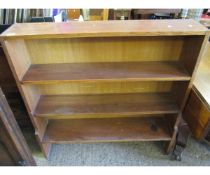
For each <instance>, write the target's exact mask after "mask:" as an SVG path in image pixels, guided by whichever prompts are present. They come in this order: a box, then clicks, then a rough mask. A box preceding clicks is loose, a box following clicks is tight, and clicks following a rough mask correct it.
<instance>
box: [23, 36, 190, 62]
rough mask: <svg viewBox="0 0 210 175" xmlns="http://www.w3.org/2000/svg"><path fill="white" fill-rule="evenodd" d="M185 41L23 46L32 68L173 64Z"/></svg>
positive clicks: (49, 42) (75, 40)
mask: <svg viewBox="0 0 210 175" xmlns="http://www.w3.org/2000/svg"><path fill="white" fill-rule="evenodd" d="M185 37H188V36H185ZM185 37H183V36H171V37H168V36H167V37H159V36H155V37H144V36H143V37H108V38H102V37H94V38H70V39H67V38H65V39H30V40H25V43H26V46H27V50H28V53H29V54H30V60H31V63H32V64H50V63H83V62H131V61H136V62H138V61H177V60H179V57H180V54H181V51H182V48H183V44H184V41H185Z"/></svg>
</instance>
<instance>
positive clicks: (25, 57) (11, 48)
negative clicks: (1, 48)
mask: <svg viewBox="0 0 210 175" xmlns="http://www.w3.org/2000/svg"><path fill="white" fill-rule="evenodd" d="M4 44H5V47H6V48H7V50H8V54H9V56H10V57H12V58H13V59H11V60H10V61H11V62H12V65H13V67H14V69H15V72H16V74H17V77H18V79H19V80H21V79H22V77H23V75H24V74H25V72H26V71H27V69H28V68H29V66H30V64H31V62H30V56H29V54H28V52H27V50H26V47H25V42H24V40H21V39H20V40H15V41H14V40H13V41H9V42H7V41H5V42H4Z"/></svg>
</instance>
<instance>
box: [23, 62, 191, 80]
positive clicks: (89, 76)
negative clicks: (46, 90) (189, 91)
mask: <svg viewBox="0 0 210 175" xmlns="http://www.w3.org/2000/svg"><path fill="white" fill-rule="evenodd" d="M98 80H101V81H109V80H115V81H119V80H134V81H136V80H141V81H145V80H147V81H148V80H149V81H151V80H155V81H158V80H162V81H163V80H173V81H175V80H176V81H177V80H179V81H181V80H190V76H189V75H188V73H187V71H186V70H185V69H184V67H182V66H181V65H180V64H178V63H177V62H123V63H122V62H121V63H120V62H118V63H116V62H113V63H71V64H42V65H32V66H31V67H30V68H29V70H28V71H27V73H26V74H25V76H24V77H23V79H22V82H23V83H46V82H48V83H49V82H61V81H98Z"/></svg>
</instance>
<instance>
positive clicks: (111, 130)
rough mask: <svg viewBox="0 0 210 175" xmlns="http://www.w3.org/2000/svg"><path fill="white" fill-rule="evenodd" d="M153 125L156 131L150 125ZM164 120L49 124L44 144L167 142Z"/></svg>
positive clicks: (95, 120) (65, 121)
mask: <svg viewBox="0 0 210 175" xmlns="http://www.w3.org/2000/svg"><path fill="white" fill-rule="evenodd" d="M152 124H155V125H156V127H157V128H156V129H157V130H156V131H154V130H152V129H151V127H152V126H151V125H152ZM170 139H171V136H170V134H169V132H168V129H167V126H165V123H164V120H161V119H158V120H155V119H150V120H149V119H140V118H132V119H129V118H117V119H85V120H84V119H79V120H50V122H49V124H48V127H47V130H46V133H45V137H44V138H43V142H47V143H48V142H49V143H68V142H108V141H109V142H110V141H111V142H113V141H152V140H153V141H155V140H170Z"/></svg>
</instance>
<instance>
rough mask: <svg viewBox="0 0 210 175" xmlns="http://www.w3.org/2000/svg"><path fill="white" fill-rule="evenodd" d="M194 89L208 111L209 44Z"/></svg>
mask: <svg viewBox="0 0 210 175" xmlns="http://www.w3.org/2000/svg"><path fill="white" fill-rule="evenodd" d="M194 86H195V89H196V90H197V91H198V92H199V93H200V94H201V97H202V100H203V101H204V102H205V104H206V106H207V107H208V108H209V109H210V90H209V89H210V43H208V45H207V48H206V51H205V53H204V56H203V58H202V60H201V64H200V65H199V67H198V71H197V73H196V76H195V80H194Z"/></svg>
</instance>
